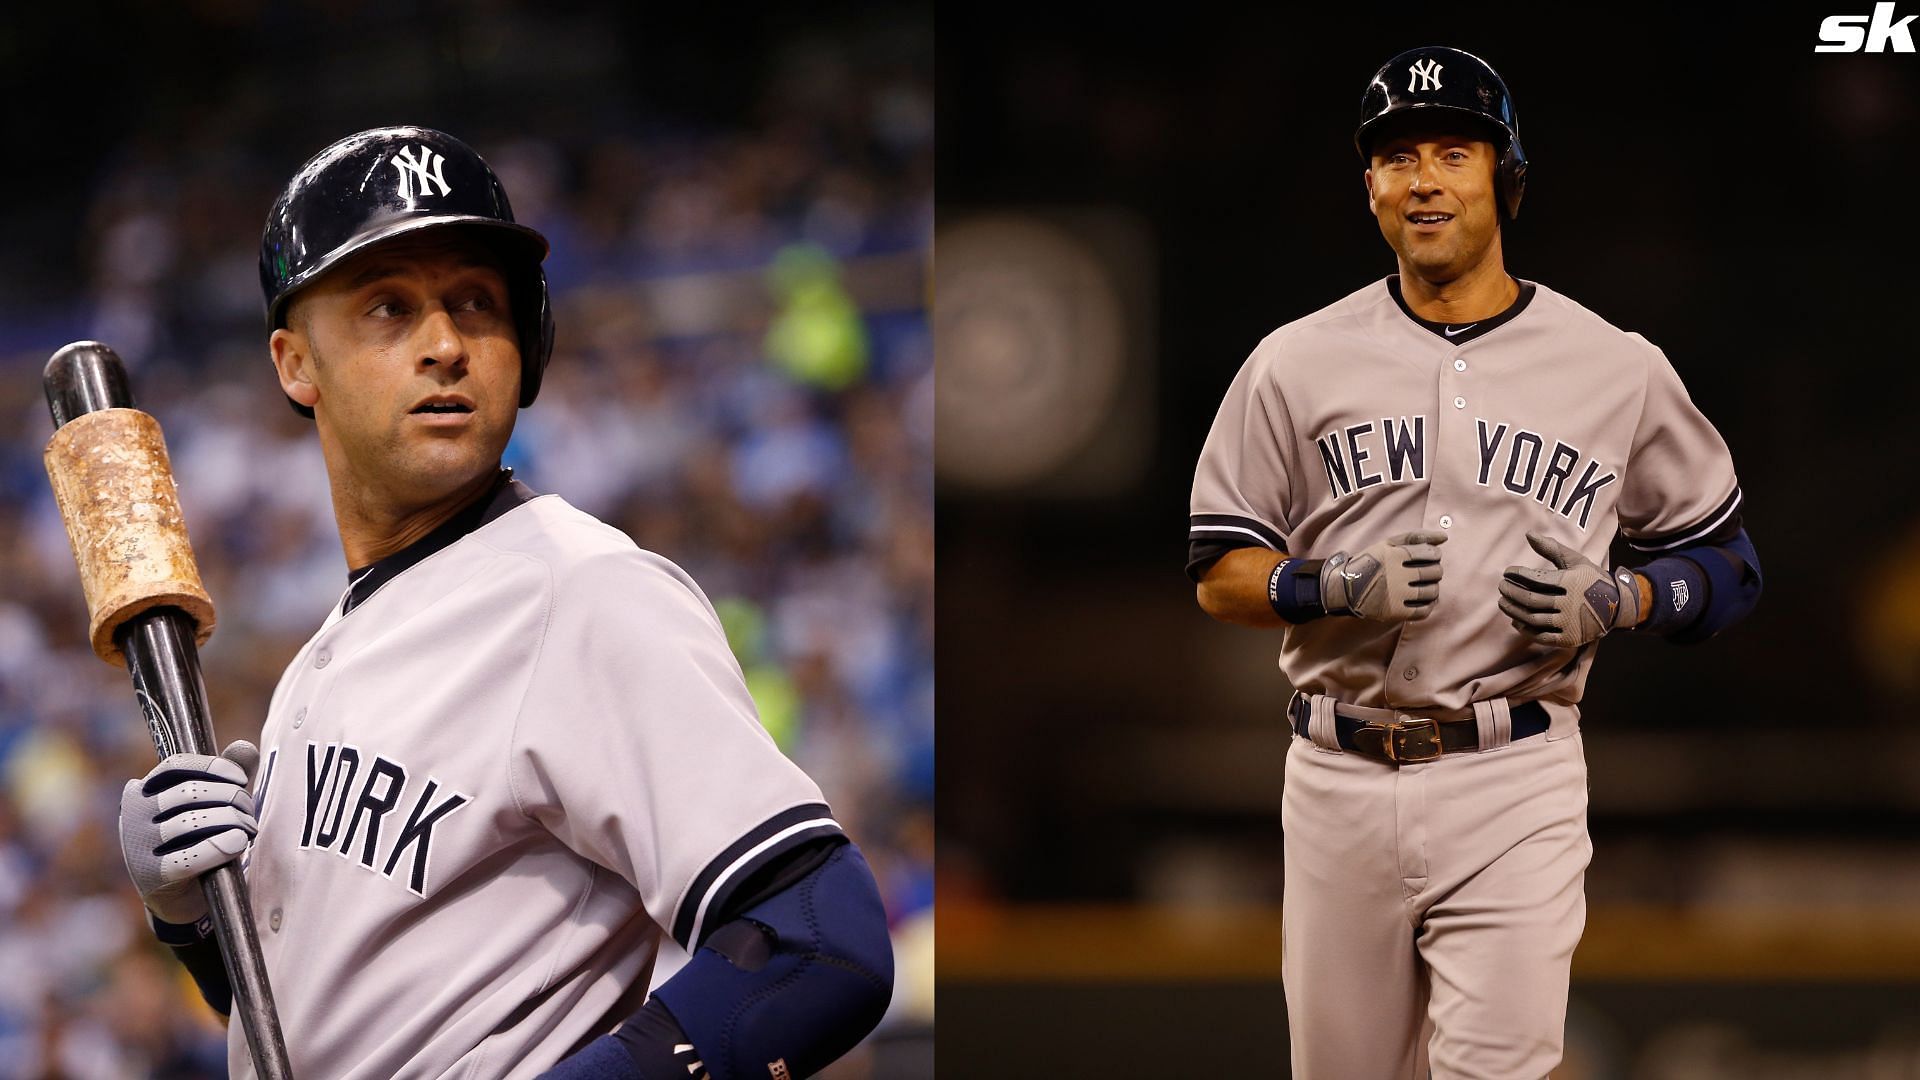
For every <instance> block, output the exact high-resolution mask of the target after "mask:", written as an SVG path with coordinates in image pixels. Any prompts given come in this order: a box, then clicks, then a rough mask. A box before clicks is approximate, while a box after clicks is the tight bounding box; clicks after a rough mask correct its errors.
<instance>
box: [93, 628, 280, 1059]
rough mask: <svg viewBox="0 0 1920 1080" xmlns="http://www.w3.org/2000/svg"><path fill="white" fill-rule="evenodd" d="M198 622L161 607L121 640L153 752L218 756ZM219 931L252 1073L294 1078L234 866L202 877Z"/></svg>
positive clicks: (244, 884) (248, 907) (250, 911)
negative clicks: (203, 679) (198, 642)
mask: <svg viewBox="0 0 1920 1080" xmlns="http://www.w3.org/2000/svg"><path fill="white" fill-rule="evenodd" d="M193 635H194V623H193V619H192V618H191V617H189V616H188V615H187V614H186V612H184V611H181V610H180V609H179V608H175V607H157V608H153V609H151V610H149V611H146V612H144V613H142V614H140V615H137V616H135V617H134V618H132V619H130V620H129V621H128V622H127V624H126V625H125V626H123V627H121V628H120V630H119V632H118V633H117V635H116V636H115V639H114V640H115V641H117V642H118V643H119V645H120V647H121V649H122V650H123V651H124V652H125V653H126V655H127V671H128V673H129V674H131V675H132V676H133V686H134V694H135V696H136V697H137V698H138V699H139V700H140V706H141V710H142V712H144V713H145V714H146V720H147V727H148V730H149V732H150V733H151V734H152V735H153V749H154V752H155V753H157V754H159V755H160V756H161V757H163V758H164V757H167V756H168V755H171V754H176V753H186V754H206V755H208V756H216V755H218V754H219V753H220V748H219V747H218V746H216V745H214V742H215V740H214V734H213V719H212V717H211V716H210V714H209V713H208V710H207V688H206V686H205V685H204V684H203V683H202V682H201V678H200V652H199V648H198V647H197V646H196V645H195V644H194V636H193ZM201 887H202V888H203V889H204V890H206V894H207V907H208V909H209V910H210V911H211V912H212V915H213V927H214V932H215V933H217V934H218V935H219V938H220V956H221V959H222V960H223V961H224V962H225V964H226V968H227V985H228V986H230V987H232V989H233V1008H234V1011H235V1012H237V1013H239V1014H240V1023H241V1026H242V1029H243V1030H244V1031H245V1032H246V1036H247V1050H248V1052H249V1053H251V1054H252V1056H253V1069H254V1072H256V1073H257V1074H259V1076H260V1077H261V1080H290V1078H291V1077H292V1076H293V1073H292V1071H291V1070H290V1069H289V1068H288V1066H287V1044H286V1040H285V1038H284V1037H283V1036H282V1035H281V1033H280V1021H279V1019H278V1018H277V1016H276V1015H275V1013H274V1009H273V988H272V986H271V985H269V984H268V982H267V967H266V964H265V962H264V959H263V957H262V956H261V953H260V940H259V938H258V937H256V936H255V934H254V931H253V906H252V904H250V903H249V902H248V899H247V882H246V878H245V877H243V876H241V873H240V868H239V867H238V866H236V865H234V864H232V863H228V864H227V865H225V866H222V867H219V868H218V869H216V870H214V871H212V872H211V873H208V874H206V875H205V876H204V877H202V878H201Z"/></svg>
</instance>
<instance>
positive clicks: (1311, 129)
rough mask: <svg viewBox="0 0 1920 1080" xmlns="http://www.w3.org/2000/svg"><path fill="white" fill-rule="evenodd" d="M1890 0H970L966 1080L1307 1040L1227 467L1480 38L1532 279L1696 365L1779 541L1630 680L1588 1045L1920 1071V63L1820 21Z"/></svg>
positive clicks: (1366, 274)
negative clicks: (1405, 101)
mask: <svg viewBox="0 0 1920 1080" xmlns="http://www.w3.org/2000/svg"><path fill="white" fill-rule="evenodd" d="M1872 6H1873V5H1871V4H1868V3H1864V2H1862V3H1856V4H1851V5H1848V4H1838V5H1829V6H1828V7H1825V8H1822V7H1819V6H1804V7H1801V8H1799V9H1797V10H1791V9H1790V10H1786V11H1781V10H1776V9H1771V8H1757V7H1739V6H1726V5H1713V6H1708V7H1700V8H1696V7H1694V6H1685V5H1663V6H1644V5H1635V6H1626V7H1622V6H1617V5H1606V6H1592V5H1588V6H1580V7H1566V6H1561V5H1537V6H1531V7H1529V6H1525V5H1418V6H1412V5H1386V4H1365V5H1342V6H1332V5H1321V6H1315V7H1312V8H1302V7H1299V6H1292V5H1288V6H1280V5H1271V6H1263V7H1260V8H1258V9H1243V8H1240V7H1229V6H1226V5H1209V4H1200V5H1181V6H1177V7H1174V8H1164V9H1155V10H1154V12H1153V13H1152V14H1151V15H1150V16H1148V15H1143V14H1140V13H1135V12H1127V11H1121V10H1120V9H1117V8H1100V9H1094V8H1086V7H1083V8H1080V9H1078V10H1074V11H1065V10H1062V9H1059V8H1054V7H1039V6H1026V7H1021V8H1017V9H1013V8H1007V7H999V8H981V7H979V6H968V7H966V8H964V9H955V8H953V7H952V6H949V7H948V8H947V9H945V10H943V11H942V13H941V18H940V23H939V40H938V56H939V62H940V70H939V78H938V93H937V99H938V126H939V149H940V154H939V161H938V170H937V177H938V191H939V209H938V228H937V234H936V235H937V242H938V245H939V248H940V260H939V264H938V268H937V274H936V283H937V287H938V290H939V297H940V300H939V304H938V307H937V312H936V333H935V339H936V347H937V350H938V353H939V366H940V388H939V396H940V402H939V414H938V415H939V432H940V434H939V450H938V455H937V466H938V472H937V483H936V491H937V508H938V509H937V519H938V527H937V534H936V535H937V550H938V553H939V555H938V558H939V599H940V604H941V608H940V611H941V628H942V631H943V633H942V638H941V647H940V668H941V672H942V675H943V679H942V684H941V694H940V707H941V711H942V715H943V718H944V720H945V722H944V723H943V725H942V733H941V754H942V757H941V767H940V772H939V794H940V805H941V815H940V816H941V821H940V828H941V832H940V850H939V888H940V892H941V894H942V896H941V899H942V905H941V927H940V929H941V949H940V961H941V963H940V992H941V994H942V997H943V1004H944V1005H945V1006H946V1008H947V1012H946V1013H945V1014H944V1016H943V1023H942V1035H943V1039H942V1045H941V1052H940V1057H941V1061H942V1064H943V1065H946V1066H947V1067H948V1068H949V1070H950V1073H951V1074H953V1075H964V1076H989V1075H991V1076H1002V1077H1010V1076H1114V1077H1123V1076H1124V1077H1132V1076H1176V1075H1177V1076H1189V1075H1191V1076H1199V1075H1214V1076H1277V1075H1284V1074H1285V1072H1286V1062H1287V1050H1286V1029H1285V1024H1284V1019H1283V1018H1284V1002H1283V1000H1282V995H1281V993H1280V986H1279V970H1280V964H1279V916H1278V905H1279V901H1280V897H1281V890H1282V884H1283V883H1282V880H1281V876H1282V875H1281V858H1280V850H1281V847H1280V845H1281V837H1280V828H1279V805H1280V774H1281V765H1282V760H1283V756H1284V752H1285V750H1286V738H1287V736H1286V732H1285V728H1284V727H1283V725H1282V722H1281V720H1280V717H1279V713H1278V707H1279V705H1280V704H1281V703H1282V702H1283V701H1284V698H1285V695H1286V693H1287V689H1288V688H1287V687H1286V686H1285V685H1284V683H1283V681H1282V680H1281V678H1280V677H1279V675H1278V673H1277V671H1275V670H1274V667H1273V658H1274V654H1275V653H1276V652H1277V647H1278V646H1277V640H1276V638H1275V636H1274V635H1271V634H1262V633H1258V632H1254V631H1250V630H1245V629H1241V628H1237V627H1230V626H1226V625H1222V624H1216V623H1213V622H1211V621H1210V620H1209V619H1208V618H1207V617H1206V616H1205V615H1204V614H1203V613H1202V612H1201V611H1200V610H1199V608H1198V606H1197V605H1196V604H1195V602H1194V600H1193V590H1192V586H1191V584H1190V583H1189V582H1188V580H1187V579H1186V577H1185V576H1184V574H1183V572H1182V571H1183V564H1184V558H1185V553H1186V541H1185V519H1186V514H1187V496H1188V490H1189V487H1190V485H1191V482H1192V475H1193V465H1194V460H1195V457H1196V456H1197V454H1198V452H1199V448H1200V445H1201V442H1202V440H1203V439H1204V437H1205V434H1206V431H1207V427H1208V425H1209V423H1210V422H1211V420H1212V417H1213V414H1214V410H1215V408H1216V407H1217V405H1218V402H1219V400H1220V396H1221V394H1222V392H1223V391H1224V390H1225V388H1226V386H1227V383H1228V381H1229V380H1230V379H1231V377H1232V375H1233V373H1234V372H1235V371H1236V370H1237V368H1238V367H1239V365H1240V364H1241V362H1242V361H1243V360H1244V359H1245V357H1246V355H1247V353H1248V352H1249V351H1250V350H1251V349H1252V347H1253V346H1254V344H1255V343H1256V342H1257V341H1258V340H1259V339H1260V338H1261V337H1262V336H1264V335H1265V334H1266V333H1267V332H1269V331H1270V330H1272V329H1273V328H1274V327H1276V326H1278V325H1280V324H1282V323H1284V322H1287V321H1289V320H1291V319H1293V318H1296V317H1298V316H1300V315H1303V314H1306V313H1308V312H1310V311H1313V310H1316V309H1318V308H1320V307H1322V306H1324V305H1325V304H1328V303H1330V302H1332V301H1333V300H1336V299H1338V298H1339V297H1341V296H1344V295H1346V294H1347V293H1349V292H1351V291H1353V290H1354V289H1357V288H1359V287H1360V286H1362V285H1363V284H1365V283H1367V282H1369V281H1373V280H1375V279H1377V278H1379V277H1381V276H1383V275H1385V274H1387V273H1390V272H1392V270H1393V259H1392V254H1391V252H1390V251H1389V250H1388V249H1387V247H1386V245H1385V243H1384V241H1382V239H1381V238H1380V236H1379V233H1378V229H1377V227H1376V225H1375V223H1374V221H1373V220H1372V218H1371V216H1370V215H1369V214H1368V213H1367V211H1366V206H1365V202H1364V193H1363V189H1362V185H1361V177H1360V171H1361V166H1360V164H1359V162H1358V160H1357V156H1356V154H1355V152H1354V150H1353V146H1352V133H1353V128H1354V125H1355V123H1356V121H1357V118H1356V115H1355V112H1356V106H1357V103H1358V99H1359V95H1360V91H1361V89H1362V87H1363V86H1364V85H1365V83H1366V80H1367V78H1368V77H1369V76H1370V75H1371V74H1372V73H1373V71H1374V70H1375V69H1376V68H1377V67H1378V66H1379V65H1380V64H1381V63H1382V62H1383V61H1385V60H1386V59H1387V58H1388V57H1389V56H1392V55H1393V54H1395V53H1397V52H1399V51H1401V50H1402V49H1406V48H1410V47H1413V46H1415V45H1421V44H1449V45H1454V46H1457V47H1461V48H1465V49H1467V50H1469V51H1471V52H1474V53H1476V54H1478V55H1480V56H1482V57H1484V58H1485V59H1487V60H1488V61H1489V62H1491V63H1492V64H1493V65H1494V67H1495V68H1497V69H1498V70H1499V71H1500V72H1501V74H1502V75H1503V76H1504V77H1505V78H1506V80H1507V82H1508V84H1509V86H1510V87H1511V88H1512V90H1513V92H1514V94H1515V95H1516V99H1517V102H1518V108H1519V117H1520V127H1521V133H1522V139H1523V142H1524V144H1525V146H1526V149H1527V151H1528V153H1529V156H1530V158H1531V160H1532V174H1531V180H1530V187H1529V192H1528V195H1527V199H1526V203H1525V206H1524V208H1523V210H1522V212H1521V216H1520V220H1519V221H1518V223H1517V225H1516V226H1514V227H1512V228H1510V229H1509V231H1508V233H1507V237H1506V251H1507V258H1508V266H1509V268H1510V269H1511V270H1512V271H1513V272H1514V273H1515V274H1517V275H1519V276H1521V277H1525V278H1529V279H1532V280H1537V281H1541V282H1544V283H1546V284H1548V285H1550V286H1551V287H1553V288H1554V289H1557V290H1559V291H1561V292H1562V293H1565V294H1567V295H1569V296H1571V297H1572V298H1573V299H1575V300H1577V301H1578V302H1580V303H1582V304H1584V305H1586V306H1587V307H1589V308H1591V309H1593V310H1594V311H1596V312H1597V313H1599V314H1600V315H1601V316H1603V317H1605V318H1607V319H1609V320H1610V321H1612V322H1614V323H1615V324H1616V325H1619V326H1622V327H1624V328H1627V329H1631V330H1637V331H1639V332H1641V333H1643V334H1645V335H1646V336H1647V337H1648V338H1650V339H1651V340H1652V341H1653V342H1654V343H1656V344H1657V345H1659V346H1660V347H1662V348H1663V349H1664V350H1665V351H1666V353H1667V355H1668V356H1669V357H1670V358H1672V360H1673V362H1674V363H1675V365H1676V366H1677V367H1678V369H1679V371H1680V372H1681V374H1682V376H1683V378H1684V379H1685V380H1686V383H1687V385H1688V387H1689V389H1690V390H1691V392H1692V395H1693V397H1694V399H1695V400H1696V401H1697V402H1698V403H1699V404H1700V406H1701V407H1702V408H1703V409H1704V410H1705V412H1706V414H1707V415H1708V416H1709V417H1710V418H1712V419H1713V420H1714V421H1715V423H1716V424H1717V425H1718V426H1719V428H1720V430H1721V431H1722V432H1723V433H1724V435H1725V436H1726V438H1727V441H1728V442H1729V444H1730V446H1731V448H1732V451H1733V455H1734V461H1735V464H1736V466H1737V467H1738V469H1739V473H1740V477H1741V481H1742V484H1743V487H1744V489H1745V492H1746V500H1747V501H1746V510H1745V514H1746V522H1747V526H1748V529H1749V532H1750V533H1751V535H1752V537H1753V539H1754V542H1755V544H1756V546H1757V549H1758V551H1759V554H1760V557H1761V560H1762V562H1763V564H1764V567H1765V571H1766V591H1765V596H1764V598H1763V600H1762V602H1761V605H1760V607H1759V609H1758V610H1757V611H1756V612H1755V614H1754V615H1753V616H1752V617H1751V619H1749V620H1748V621H1747V622H1746V623H1744V624H1742V625H1740V626H1738V627H1736V628H1734V629H1733V630H1731V631H1729V632H1728V633H1726V634H1725V635H1723V636H1722V637H1721V638H1720V639H1717V640H1714V641H1712V642H1709V643H1707V644H1705V645H1703V646H1699V647H1675V646H1671V645H1669V644H1668V643H1666V642H1662V641H1649V640H1609V641H1608V642H1607V643H1606V645H1605V646H1604V647H1603V648H1602V650H1601V653H1600V658H1599V660H1598V662H1597V663H1596V665H1595V667H1594V669H1593V674H1592V676H1591V678H1590V680H1589V683H1588V692H1587V696H1586V700H1585V712H1584V720H1583V725H1584V730H1585V731H1586V747H1587V750H1588V755H1589V764H1590V769H1591V772H1590V775H1591V788H1592V804H1591V805H1592V812H1591V831H1592V834H1593V837H1594V842H1595V849H1596V850H1595V856H1594V860H1593V864H1592V867H1591V869H1590V871H1589V877H1588V896H1589V900H1590V903H1591V906H1590V914H1589V921H1588V929H1587V933H1586V938H1585V941H1584V943H1583V945H1582V948H1581V951H1580V953H1579V954H1578V956H1577V957H1576V960H1575V980H1576V985H1575V987H1574V991H1573V1004H1572V1015H1571V1019H1570V1024H1569V1056H1568V1061H1567V1065H1566V1067H1565V1068H1564V1069H1563V1070H1562V1071H1561V1072H1560V1073H1558V1074H1557V1075H1560V1076H1583V1077H1676V1078H1677V1077H1707V1076H1714V1077H1721V1076H1725V1077H1734V1076H1738V1077H1777V1076H1789V1075H1792V1076H1816V1075H1817V1076H1831V1077H1840V1076H1866V1075H1869V1069H1870V1068H1873V1069H1880V1070H1884V1071H1880V1072H1873V1073H1871V1074H1872V1075H1888V1076H1892V1075H1920V841H1916V830H1917V829H1920V734H1917V733H1916V728H1915V727H1914V721H1915V719H1916V718H1917V717H1920V481H1917V480H1916V476H1917V470H1920V453H1916V450H1915V441H1914V440H1915V424H1914V418H1913V410H1914V402H1915V391H1916V388H1917V385H1920V378H1917V376H1916V368H1915V361H1916V360H1920V350H1917V349H1916V347H1915V345H1914V337H1913V330H1912V322H1913V304H1914V297H1915V294H1916V285H1920V275H1917V274H1916V271H1915V262H1914V256H1913V244H1912V240H1911V237H1912V236H1913V235H1914V229H1913V226H1912V222H1911V218H1912V215H1913V213H1914V210H1915V206H1916V198H1915V196H1916V192H1920V187H1916V181H1917V180H1920V57H1916V56H1915V55H1911V54H1886V55H1877V56H1874V55H1815V54H1814V52H1813V46H1814V44H1815V39H1816V35H1817V30H1818V26H1819V23H1820V20H1821V18H1822V17H1823V16H1825V15H1827V14H1843V13H1847V12H1848V11H1850V10H1852V9H1854V8H1858V9H1860V13H1861V14H1863V15H1864V14H1865V13H1866V12H1867V11H1870V10H1871V9H1872ZM1916 11H1920V8H1915V7H1914V6H1912V5H1902V6H1901V10H1900V11H1898V12H1897V14H1899V15H1902V16H1904V15H1907V14H1912V13H1914V12H1916ZM1327 377H1329V378H1337V377H1338V374H1337V373H1334V372H1329V373H1328V376H1327Z"/></svg>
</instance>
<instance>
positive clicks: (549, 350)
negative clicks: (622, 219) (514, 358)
mask: <svg viewBox="0 0 1920 1080" xmlns="http://www.w3.org/2000/svg"><path fill="white" fill-rule="evenodd" d="M450 225H459V226H466V227H469V228H475V229H478V230H482V231H483V232H484V233H485V234H486V236H487V238H488V239H489V240H492V241H493V242H494V243H495V245H496V250H498V251H499V252H500V254H501V262H502V266H503V267H504V268H505V271H506V278H507V291H508V294H509V296H510V297H511V298H512V303H513V319H514V327H515V330H516V331H517V333H518V336H519V338H520V365H521V370H520V407H521V408H525V407H527V406H528V405H531V404H533V399H534V396H535V395H536V394H538V393H539V392H540V375H541V372H543V371H545V370H546V366H547V360H548V358H549V357H550V356H551V355H552V354H553V311H552V307H551V306H550V303H549V300H548V297H547V275H546V272H545V271H544V270H542V269H541V268H540V263H541V262H542V260H544V259H545V258H546V257H547V239H546V237H544V236H541V235H540V234H539V232H537V231H535V230H533V229H530V228H528V227H527V226H525V225H521V224H519V223H517V222H515V221H514V220H513V207H512V206H511V205H510V204H509V203H508V202H507V191H506V189H505V188H503V187H501V186H500V178H499V177H497V176H495V175H494V174H493V170H492V169H491V168H489V167H488V166H487V163H486V161H485V160H483V159H482V158H481V157H480V155H479V154H476V153H474V152H473V148H472V147H470V146H468V145H467V144H466V143H463V142H461V141H460V140H459V139H456V138H454V137H453V136H451V135H448V134H447V133H445V132H442V131H435V130H434V129H432V128H425V127H387V128H374V129H372V130H370V131H362V132H360V133H358V134H355V135H349V136H347V137H346V138H344V139H341V140H340V141H339V142H336V143H334V144H333V145H332V146H329V147H327V148H326V149H325V150H322V151H320V152H319V153H318V154H316V155H314V157H313V159H312V160H310V161H308V162H307V163H306V164H305V165H303V166H301V167H300V171H299V172H297V173H295V174H294V177H293V179H292V180H291V181H289V182H288V184H287V187H286V190H285V191H282V192H281V193H280V197H279V198H278V199H275V200H274V202H273V209H272V210H271V211H269V212H268V213H267V226H266V229H265V231H264V232H263V233H262V234H261V237H260V289H261V291H262V292H263V293H265V294H266V298H267V329H268V331H269V332H271V331H273V330H278V329H280V328H281V327H283V326H285V325H286V324H287V301H288V300H289V299H290V298H291V297H292V296H293V295H294V294H295V293H297V292H299V291H300V290H301V289H303V288H305V287H306V286H308V285H310V284H312V283H313V281H314V279H316V278H318V277H319V276H320V275H322V274H324V273H326V272H327V271H328V270H329V269H331V268H332V267H334V266H335V265H336V264H338V263H339V262H341V261H342V260H344V259H346V258H348V257H349V256H351V255H353V254H354V253H355V252H358V251H361V250H363V249H365V248H368V247H371V246H372V245H374V244H378V243H381V242H382V241H385V240H391V239H393V238H394V237H396V236H403V235H406V234H408V233H415V232H419V231H420V230H422V229H434V228H443V227H446V226H450ZM288 400H289V401H290V402H292V404H293V408H294V411H295V412H298V413H299V414H301V415H302V416H305V417H308V418H311V417H312V416H313V410H312V409H309V408H307V407H306V406H304V405H302V404H300V403H299V402H297V401H292V399H291V398H289V399H288Z"/></svg>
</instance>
